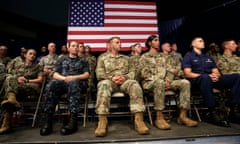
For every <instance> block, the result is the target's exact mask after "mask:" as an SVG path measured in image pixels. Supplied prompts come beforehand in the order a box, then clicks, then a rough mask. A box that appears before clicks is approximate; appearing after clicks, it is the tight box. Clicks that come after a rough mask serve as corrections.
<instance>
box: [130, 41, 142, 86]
mask: <svg viewBox="0 0 240 144" xmlns="http://www.w3.org/2000/svg"><path fill="white" fill-rule="evenodd" d="M131 51H132V52H131V55H130V58H129V65H130V67H133V68H134V69H135V79H136V80H137V81H138V82H140V80H141V72H140V69H139V59H140V57H141V53H142V46H141V44H140V43H136V44H134V45H132V46H131Z"/></svg>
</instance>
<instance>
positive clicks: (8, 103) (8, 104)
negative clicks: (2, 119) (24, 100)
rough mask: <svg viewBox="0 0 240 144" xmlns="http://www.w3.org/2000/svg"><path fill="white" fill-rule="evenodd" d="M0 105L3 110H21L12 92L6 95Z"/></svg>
mask: <svg viewBox="0 0 240 144" xmlns="http://www.w3.org/2000/svg"><path fill="white" fill-rule="evenodd" d="M1 105H2V107H3V108H4V109H9V108H11V109H12V110H13V111H17V110H19V109H21V105H20V103H19V102H18V101H17V99H16V94H15V93H13V92H9V93H8V94H7V99H6V100H3V101H2V103H1Z"/></svg>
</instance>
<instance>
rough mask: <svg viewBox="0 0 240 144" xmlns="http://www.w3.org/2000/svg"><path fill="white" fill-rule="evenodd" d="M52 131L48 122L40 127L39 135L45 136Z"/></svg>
mask: <svg viewBox="0 0 240 144" xmlns="http://www.w3.org/2000/svg"><path fill="white" fill-rule="evenodd" d="M51 133H52V126H51V125H49V124H45V125H44V126H43V127H42V128H41V129H40V135H41V136H47V135H50V134H51Z"/></svg>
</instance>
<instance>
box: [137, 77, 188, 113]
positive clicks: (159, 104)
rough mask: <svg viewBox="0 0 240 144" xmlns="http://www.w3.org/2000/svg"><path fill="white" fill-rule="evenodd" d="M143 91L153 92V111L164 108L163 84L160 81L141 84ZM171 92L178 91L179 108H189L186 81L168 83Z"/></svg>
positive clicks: (162, 81)
mask: <svg viewBox="0 0 240 144" xmlns="http://www.w3.org/2000/svg"><path fill="white" fill-rule="evenodd" d="M142 86H143V89H144V91H147V92H153V99H154V109H155V110H164V108H165V82H164V80H162V79H156V80H153V81H145V82H143V84H142ZM170 89H171V90H179V107H180V108H184V109H189V108H190V82H189V81H188V80H186V79H180V80H173V81H172V82H171V83H170Z"/></svg>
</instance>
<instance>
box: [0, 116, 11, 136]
mask: <svg viewBox="0 0 240 144" xmlns="http://www.w3.org/2000/svg"><path fill="white" fill-rule="evenodd" d="M10 121H11V115H10V113H9V112H4V113H3V117H2V123H1V128H0V134H4V133H7V132H9V131H10V129H11V128H10Z"/></svg>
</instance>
